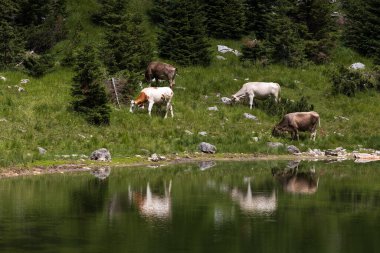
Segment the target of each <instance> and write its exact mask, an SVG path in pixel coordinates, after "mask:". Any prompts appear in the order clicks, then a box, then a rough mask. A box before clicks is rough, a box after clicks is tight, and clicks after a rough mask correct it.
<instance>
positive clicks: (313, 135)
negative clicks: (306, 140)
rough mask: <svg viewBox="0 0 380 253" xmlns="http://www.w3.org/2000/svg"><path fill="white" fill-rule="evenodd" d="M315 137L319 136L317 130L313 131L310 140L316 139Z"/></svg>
mask: <svg viewBox="0 0 380 253" xmlns="http://www.w3.org/2000/svg"><path fill="white" fill-rule="evenodd" d="M315 137H317V131H316V130H315V131H314V132H311V135H310V140H313V141H315Z"/></svg>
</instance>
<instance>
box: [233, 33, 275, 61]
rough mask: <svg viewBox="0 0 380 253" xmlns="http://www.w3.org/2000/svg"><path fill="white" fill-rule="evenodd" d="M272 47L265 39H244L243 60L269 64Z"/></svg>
mask: <svg viewBox="0 0 380 253" xmlns="http://www.w3.org/2000/svg"><path fill="white" fill-rule="evenodd" d="M271 52H272V49H271V48H270V46H269V45H267V43H266V42H265V41H260V40H256V39H254V40H252V39H246V40H244V41H243V46H242V56H241V57H240V60H241V61H251V62H253V63H255V64H261V65H267V64H269V59H270V55H271Z"/></svg>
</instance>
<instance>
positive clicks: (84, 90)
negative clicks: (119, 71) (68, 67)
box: [71, 45, 111, 125]
mask: <svg viewBox="0 0 380 253" xmlns="http://www.w3.org/2000/svg"><path fill="white" fill-rule="evenodd" d="M74 70H75V73H76V74H75V76H74V78H73V81H74V83H73V86H72V89H71V94H72V98H73V100H72V102H71V105H72V108H73V109H74V111H77V112H79V113H82V114H83V115H84V116H85V118H86V120H87V121H88V122H89V123H91V124H95V125H103V124H106V125H107V124H109V122H110V112H111V110H110V107H109V105H108V104H107V102H108V100H107V96H106V92H105V87H104V84H103V83H102V71H101V63H100V61H99V59H98V57H97V54H96V51H95V49H94V47H92V46H89V45H87V46H85V47H84V48H83V49H82V50H80V51H79V53H78V55H77V57H76V65H75V68H74Z"/></svg>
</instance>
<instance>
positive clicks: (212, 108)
mask: <svg viewBox="0 0 380 253" xmlns="http://www.w3.org/2000/svg"><path fill="white" fill-rule="evenodd" d="M207 110H209V111H218V107H216V106H212V107H209V108H207Z"/></svg>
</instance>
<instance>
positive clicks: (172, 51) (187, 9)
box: [158, 0, 211, 65]
mask: <svg viewBox="0 0 380 253" xmlns="http://www.w3.org/2000/svg"><path fill="white" fill-rule="evenodd" d="M160 27H161V31H160V32H159V34H158V48H159V54H160V56H161V57H163V58H166V59H170V60H173V61H175V62H177V63H179V64H181V65H209V64H210V61H211V52H210V50H209V47H210V45H209V43H208V40H207V37H206V26H205V19H204V13H203V12H202V6H201V4H200V2H199V1H198V0H194V1H193V0H174V1H170V2H168V9H167V11H166V12H165V16H164V17H163V23H162V24H161V25H160Z"/></svg>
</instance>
